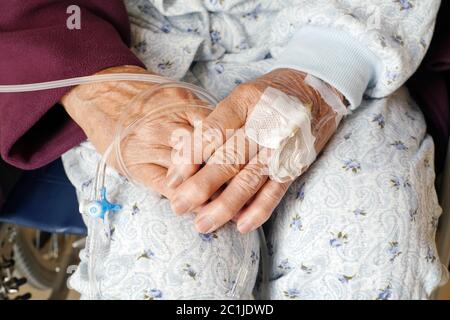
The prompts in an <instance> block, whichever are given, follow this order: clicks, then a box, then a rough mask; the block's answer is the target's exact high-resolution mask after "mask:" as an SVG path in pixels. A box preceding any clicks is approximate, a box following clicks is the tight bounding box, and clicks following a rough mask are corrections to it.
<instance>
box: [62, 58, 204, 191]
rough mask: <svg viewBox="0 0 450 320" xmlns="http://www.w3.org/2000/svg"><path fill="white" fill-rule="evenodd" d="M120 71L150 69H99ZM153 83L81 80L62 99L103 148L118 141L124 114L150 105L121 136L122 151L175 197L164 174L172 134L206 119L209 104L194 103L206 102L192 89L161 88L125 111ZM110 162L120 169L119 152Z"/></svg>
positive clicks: (135, 172) (129, 116)
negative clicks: (142, 119) (127, 133)
mask: <svg viewBox="0 0 450 320" xmlns="http://www.w3.org/2000/svg"><path fill="white" fill-rule="evenodd" d="M121 72H124V73H126V72H129V73H148V72H147V71H146V70H144V69H142V68H139V67H133V66H124V67H115V68H110V69H107V70H104V71H103V72H100V73H99V74H107V73H121ZM154 86H155V85H153V84H149V83H142V82H137V81H136V82H133V81H118V82H104V83H99V84H87V85H80V86H77V87H75V88H74V89H72V90H71V91H70V92H69V93H68V94H66V95H65V96H64V97H63V99H62V103H63V105H64V107H65V109H66V110H67V112H68V113H69V115H70V116H71V117H72V118H73V119H74V120H75V121H76V122H77V123H78V125H80V127H81V128H82V129H83V130H84V132H85V133H86V135H87V137H88V139H89V140H90V141H91V142H92V144H93V145H94V146H95V148H96V149H97V151H98V152H99V153H101V154H103V153H104V152H105V150H106V149H107V148H108V146H109V145H110V144H111V142H112V141H113V137H114V134H115V132H116V127H117V124H118V121H119V118H120V117H123V116H124V115H125V119H123V118H120V121H124V122H125V123H129V122H131V121H132V120H134V119H137V118H139V117H142V116H144V115H146V114H149V112H150V111H151V114H150V116H148V117H147V118H146V119H145V121H143V123H142V125H140V126H138V127H137V128H136V130H134V131H132V132H131V133H130V135H128V136H127V137H126V138H125V139H124V141H123V142H122V144H121V149H122V150H121V151H122V157H123V160H124V163H125V165H126V167H127V169H128V171H129V172H130V173H131V175H132V177H133V178H134V179H135V180H137V181H138V182H140V183H142V184H144V185H145V186H148V187H150V188H151V189H153V190H154V191H156V192H158V193H160V194H162V195H164V196H166V197H168V198H170V196H171V193H172V192H173V190H172V189H170V188H169V187H168V186H167V184H166V183H165V179H166V173H167V168H168V167H169V165H170V164H171V153H172V146H173V144H174V143H176V141H173V139H172V136H173V133H174V132H175V131H176V130H181V131H186V132H191V131H192V130H193V124H194V122H196V121H201V120H203V119H205V117H206V116H207V115H208V114H209V112H210V110H208V109H206V108H198V107H194V106H193V105H194V104H195V105H199V104H200V105H205V102H203V101H200V100H199V99H197V98H196V97H195V96H194V95H193V94H192V93H190V92H189V91H188V90H185V89H174V88H166V89H162V90H158V91H156V92H155V94H154V95H152V96H151V97H150V99H147V98H146V99H140V98H139V97H140V96H139V97H138V98H137V101H136V104H135V105H134V106H135V107H134V108H133V109H132V110H127V112H126V113H124V114H122V110H123V109H124V108H126V107H127V106H128V107H129V103H130V102H131V101H132V100H133V98H135V97H136V96H138V95H139V94H141V93H143V92H145V91H147V90H151V89H152V88H153V87H154ZM167 105H171V107H170V108H169V107H167ZM108 164H109V165H111V166H113V167H115V168H116V169H117V170H119V171H120V167H119V166H118V163H117V159H115V158H114V153H113V154H112V156H111V157H110V158H109V159H108ZM122 173H123V172H122Z"/></svg>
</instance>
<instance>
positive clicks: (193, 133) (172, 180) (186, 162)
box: [167, 107, 211, 188]
mask: <svg viewBox="0 0 450 320" xmlns="http://www.w3.org/2000/svg"><path fill="white" fill-rule="evenodd" d="M210 112H211V110H210V109H207V108H206V107H196V109H195V110H190V111H188V112H186V114H185V115H186V120H187V121H188V123H189V125H190V127H185V126H183V128H184V129H185V131H184V132H182V131H180V130H177V131H174V132H173V133H172V135H171V138H170V139H169V141H170V142H169V143H170V146H171V147H172V148H173V157H172V162H171V165H170V166H169V170H168V172H167V184H168V186H169V187H170V188H176V187H178V186H179V185H180V184H181V183H183V181H185V180H186V179H187V178H189V177H190V176H192V175H193V174H194V173H195V172H197V171H198V170H199V168H200V166H201V164H202V162H203V160H202V155H201V145H199V143H198V141H201V131H199V130H196V129H195V127H196V126H197V125H199V123H202V121H204V119H205V118H206V117H207V116H208V114H209V113H210Z"/></svg>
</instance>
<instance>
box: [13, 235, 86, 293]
mask: <svg viewBox="0 0 450 320" xmlns="http://www.w3.org/2000/svg"><path fill="white" fill-rule="evenodd" d="M16 230H17V233H16V239H15V244H14V259H15V261H16V270H17V271H18V273H19V274H20V275H21V276H23V277H25V278H27V280H28V283H29V284H30V285H31V286H33V287H35V288H36V289H39V290H48V289H52V290H65V291H67V286H66V280H67V268H68V267H69V265H71V264H74V263H75V261H73V260H74V258H73V254H72V252H73V249H72V243H73V242H74V241H75V240H77V239H78V237H77V236H73V235H65V234H56V233H48V232H43V231H39V230H35V229H30V228H23V227H17V228H16ZM60 296H61V295H60Z"/></svg>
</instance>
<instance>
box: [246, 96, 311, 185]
mask: <svg viewBox="0 0 450 320" xmlns="http://www.w3.org/2000/svg"><path fill="white" fill-rule="evenodd" d="M245 133H246V136H247V137H248V138H249V139H251V140H252V141H254V142H256V143H257V144H258V145H259V146H262V147H265V148H269V149H271V151H272V152H271V154H270V157H269V160H268V163H267V165H268V169H269V176H270V178H271V179H272V180H274V181H277V182H286V181H289V180H294V179H295V178H296V177H298V176H300V174H301V173H302V170H303V169H304V168H305V167H307V166H309V165H310V164H311V163H312V162H313V161H314V160H315V159H316V156H317V154H316V151H315V148H314V142H315V140H316V138H315V137H314V136H313V134H312V131H311V113H310V111H309V110H308V108H306V107H305V106H304V105H303V103H302V102H301V101H300V100H299V99H297V98H295V97H292V96H289V95H287V94H286V93H284V92H282V91H280V90H277V89H274V88H272V87H268V88H267V89H266V90H265V91H264V92H263V94H262V96H261V98H260V100H259V101H258V103H257V104H256V105H255V107H254V109H253V111H252V113H251V114H250V116H249V118H248V119H247V121H246V123H245Z"/></svg>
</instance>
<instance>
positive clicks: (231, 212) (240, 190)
mask: <svg viewBox="0 0 450 320" xmlns="http://www.w3.org/2000/svg"><path fill="white" fill-rule="evenodd" d="M265 168H266V166H265V165H264V164H262V163H249V164H247V165H246V166H245V167H244V168H243V169H242V170H241V171H240V172H239V173H238V175H236V176H235V177H234V178H233V179H232V180H231V182H230V184H229V185H228V186H227V187H226V188H225V190H224V191H223V192H222V193H221V194H220V195H219V197H218V198H217V199H215V200H213V201H211V202H210V203H209V204H208V205H206V206H205V207H204V208H203V209H202V210H201V211H200V212H199V215H198V216H197V217H196V219H195V225H196V228H197V230H198V231H199V232H201V233H210V232H212V231H214V230H216V229H217V228H219V227H221V226H222V225H224V224H225V223H227V222H228V221H230V220H231V219H232V218H233V217H234V216H235V215H236V214H237V213H238V212H239V211H240V210H241V209H242V207H244V205H245V204H246V203H247V202H248V201H249V200H250V199H251V198H252V197H253V196H254V195H255V194H256V193H257V192H258V190H259V189H260V188H261V187H262V186H263V185H264V183H265V182H266V181H267V175H265V174H264V173H265V172H266V170H265Z"/></svg>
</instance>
